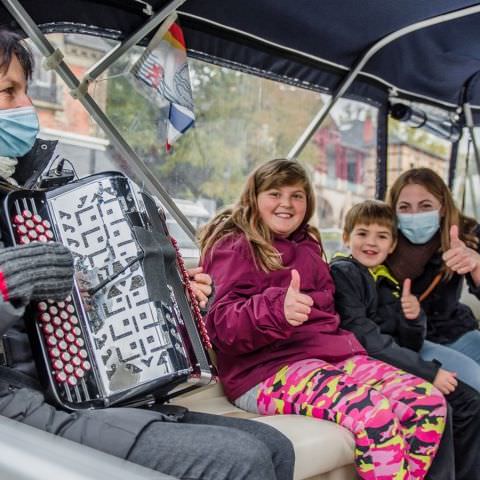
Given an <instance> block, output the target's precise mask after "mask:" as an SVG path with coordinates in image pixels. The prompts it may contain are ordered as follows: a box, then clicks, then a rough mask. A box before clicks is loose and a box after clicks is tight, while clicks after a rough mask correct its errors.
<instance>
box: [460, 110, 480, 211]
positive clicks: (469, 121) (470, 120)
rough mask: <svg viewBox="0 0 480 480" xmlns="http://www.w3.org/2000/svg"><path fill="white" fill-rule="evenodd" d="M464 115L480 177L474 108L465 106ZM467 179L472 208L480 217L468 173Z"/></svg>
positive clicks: (479, 156) (479, 157) (479, 152)
mask: <svg viewBox="0 0 480 480" xmlns="http://www.w3.org/2000/svg"><path fill="white" fill-rule="evenodd" d="M463 114H464V115H465V126H466V127H467V129H468V133H469V135H470V139H471V140H472V147H473V157H474V158H475V166H476V167H477V175H478V176H480V151H479V149H478V142H477V139H476V136H475V125H474V123H473V113H472V107H471V106H470V104H469V103H468V102H465V103H464V104H463ZM465 175H466V176H467V179H468V180H469V184H470V194H471V196H472V208H473V210H474V212H475V216H477V215H478V211H477V204H476V201H475V200H476V193H477V192H476V191H475V189H474V188H473V181H472V178H471V176H470V177H468V172H465Z"/></svg>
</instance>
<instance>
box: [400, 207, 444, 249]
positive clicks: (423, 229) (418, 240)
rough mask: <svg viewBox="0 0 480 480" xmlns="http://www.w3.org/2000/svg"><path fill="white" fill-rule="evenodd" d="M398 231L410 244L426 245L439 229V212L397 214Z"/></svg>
mask: <svg viewBox="0 0 480 480" xmlns="http://www.w3.org/2000/svg"><path fill="white" fill-rule="evenodd" d="M397 219H398V229H399V230H400V231H401V232H402V233H403V235H404V236H405V237H406V238H407V239H408V240H410V242H412V243H414V244H416V245H421V244H423V243H427V242H428V241H429V240H430V239H431V238H432V237H433V236H434V235H435V234H436V233H437V232H438V230H439V228H440V211H439V210H432V211H430V212H422V213H397Z"/></svg>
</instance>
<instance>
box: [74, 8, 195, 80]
mask: <svg viewBox="0 0 480 480" xmlns="http://www.w3.org/2000/svg"><path fill="white" fill-rule="evenodd" d="M185 1H186V0H173V1H172V2H170V3H169V4H168V5H166V6H165V7H164V8H162V10H160V11H159V12H158V13H156V14H155V16H153V17H152V18H151V19H150V20H149V21H148V22H147V23H145V25H143V26H141V27H140V28H139V29H138V30H137V31H136V32H135V33H133V34H132V35H131V36H130V37H129V38H127V39H126V40H125V41H123V42H122V43H120V44H118V45H117V46H115V48H113V49H112V50H110V51H109V52H108V53H107V54H106V55H105V56H103V57H102V58H101V59H100V60H99V61H98V62H97V63H96V64H95V65H93V66H92V67H90V68H89V69H88V70H87V71H86V72H85V75H84V77H83V79H82V81H81V83H87V84H88V83H90V82H92V81H93V80H95V79H96V78H98V77H99V76H100V75H101V74H102V73H103V72H104V71H105V70H106V69H107V68H108V67H110V65H112V64H113V63H115V62H116V61H117V60H118V59H119V58H120V57H121V56H122V55H124V54H125V53H126V52H128V51H129V50H130V49H131V48H132V47H134V46H135V45H136V44H137V43H138V42H139V41H140V40H141V39H142V38H144V37H145V36H146V35H148V34H149V33H150V32H151V31H152V30H154V29H155V28H156V27H158V25H160V24H161V23H162V22H163V20H165V19H166V18H167V17H168V16H169V15H170V14H171V13H172V12H174V11H175V10H176V9H177V8H178V7H179V6H180V5H182V4H183V3H185Z"/></svg>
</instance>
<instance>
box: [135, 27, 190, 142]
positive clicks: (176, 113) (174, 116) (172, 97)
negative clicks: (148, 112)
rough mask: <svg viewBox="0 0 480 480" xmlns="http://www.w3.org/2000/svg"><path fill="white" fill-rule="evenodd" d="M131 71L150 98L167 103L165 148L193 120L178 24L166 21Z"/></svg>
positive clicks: (180, 31)
mask: <svg viewBox="0 0 480 480" xmlns="http://www.w3.org/2000/svg"><path fill="white" fill-rule="evenodd" d="M131 72H132V74H133V77H134V78H135V80H136V83H137V85H139V86H140V87H141V90H143V92H144V93H145V94H146V95H147V98H149V100H151V99H153V100H154V101H156V102H157V103H158V104H159V105H160V106H164V105H165V102H168V107H169V113H168V119H167V141H166V148H167V151H168V150H170V147H171V145H172V144H173V143H174V142H175V141H176V140H177V139H178V138H179V137H180V136H181V135H182V134H183V133H184V132H185V131H186V130H188V129H189V128H190V127H191V126H192V125H193V124H194V122H195V115H194V113H193V97H192V88H191V86H190V74H189V71H188V63H187V50H186V48H185V40H184V38H183V32H182V29H181V28H180V27H179V25H178V24H176V23H174V22H173V21H172V20H170V21H169V19H167V20H165V22H164V23H163V24H162V25H161V26H160V28H159V29H158V31H157V32H156V33H155V35H154V37H153V39H152V41H151V42H150V43H149V45H148V46H147V48H146V49H145V52H144V53H143V55H142V56H141V57H140V58H139V60H138V61H137V62H136V63H135V65H134V66H133V67H132V69H131ZM152 91H153V92H154V94H153V95H152Z"/></svg>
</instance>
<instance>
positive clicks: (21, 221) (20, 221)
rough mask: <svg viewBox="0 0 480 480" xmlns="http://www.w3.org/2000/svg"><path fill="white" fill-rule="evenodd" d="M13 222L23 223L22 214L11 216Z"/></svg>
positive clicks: (16, 223)
mask: <svg viewBox="0 0 480 480" xmlns="http://www.w3.org/2000/svg"><path fill="white" fill-rule="evenodd" d="M13 223H14V224H15V225H19V224H20V223H25V218H24V217H23V215H19V214H17V215H15V216H14V217H13Z"/></svg>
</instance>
